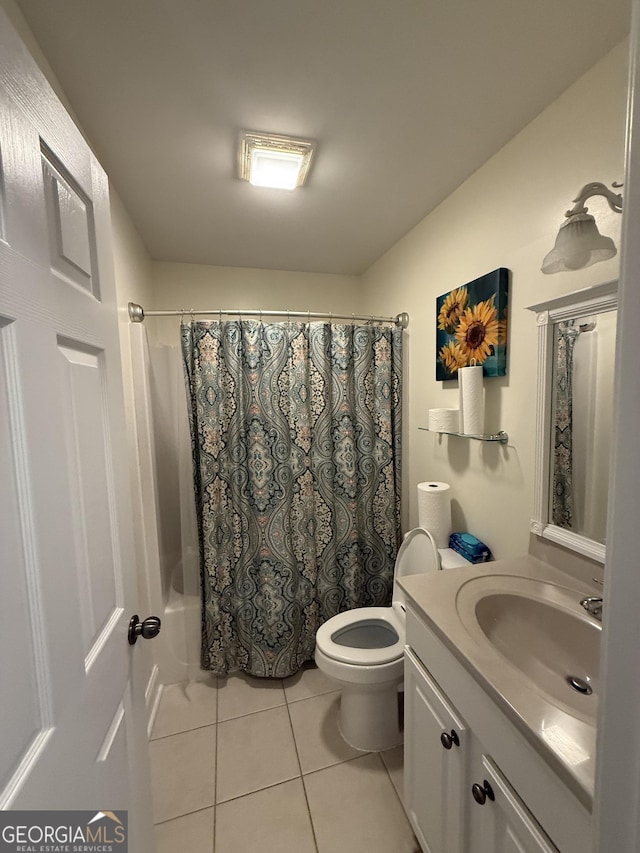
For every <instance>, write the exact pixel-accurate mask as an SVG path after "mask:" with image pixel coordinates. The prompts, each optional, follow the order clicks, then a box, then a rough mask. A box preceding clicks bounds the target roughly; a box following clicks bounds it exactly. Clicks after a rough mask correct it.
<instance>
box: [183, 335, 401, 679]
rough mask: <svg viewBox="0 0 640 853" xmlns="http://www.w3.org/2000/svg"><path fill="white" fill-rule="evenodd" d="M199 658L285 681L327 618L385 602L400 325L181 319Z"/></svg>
mask: <svg viewBox="0 0 640 853" xmlns="http://www.w3.org/2000/svg"><path fill="white" fill-rule="evenodd" d="M181 338H182V348H183V357H184V368H185V379H186V385H187V396H188V405H189V421H190V427H191V436H192V449H193V465H194V483H195V492H196V505H197V515H198V536H199V546H200V561H201V579H202V592H203V613H202V618H203V625H202V628H203V634H202V650H201V665H202V667H203V668H205V669H209V670H211V671H212V672H214V673H217V674H221V675H222V674H227V673H229V672H233V671H236V670H244V671H246V672H248V673H250V674H252V675H256V676H270V677H275V678H282V677H284V676H287V675H291V674H293V673H294V672H296V671H297V670H298V669H299V668H300V666H301V665H302V664H303V662H304V661H306V660H309V659H310V658H312V656H313V652H314V647H315V633H316V630H317V629H318V627H319V626H320V624H321V623H322V622H324V621H325V620H326V619H328V618H329V617H331V616H333V615H335V614H336V613H338V612H340V611H343V610H347V609H350V608H353V607H361V606H366V605H379V606H380V605H387V604H389V601H390V597H391V591H392V585H393V566H394V560H395V555H396V553H397V548H398V545H399V540H400V433H401V366H402V332H401V331H400V330H399V329H396V328H395V327H393V326H392V325H382V326H378V325H376V326H374V325H353V324H351V325H349V324H330V323H289V322H287V323H269V324H267V323H263V322H261V321H254V320H238V321H229V322H222V321H220V322H217V321H214V322H200V321H193V320H192V321H191V322H190V323H183V324H182V327H181Z"/></svg>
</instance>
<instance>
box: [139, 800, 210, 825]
mask: <svg viewBox="0 0 640 853" xmlns="http://www.w3.org/2000/svg"><path fill="white" fill-rule="evenodd" d="M212 808H214V806H213V805H211V806H202V808H200V809H194V810H193V811H192V812H184V814H177V815H175V816H174V817H168V818H167V819H166V820H158V821H156V822H155V823H154V824H153V825H154V827H155V826H163V824H165V823H171V821H172V820H180V818H182V817H187V816H188V815H191V814H198V812H206V811H208V809H212Z"/></svg>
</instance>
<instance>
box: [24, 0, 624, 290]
mask: <svg viewBox="0 0 640 853" xmlns="http://www.w3.org/2000/svg"><path fill="white" fill-rule="evenodd" d="M17 1H18V5H19V7H20V9H21V10H22V13H23V14H24V16H25V18H26V19H27V22H28V24H29V26H30V27H31V29H32V31H33V33H34V35H35V37H36V40H37V41H38V43H39V44H40V46H41V48H42V50H43V52H44V53H45V55H46V57H47V59H48V60H49V63H50V65H51V67H52V68H53V70H54V72H55V74H56V76H57V77H58V79H59V81H60V83H61V85H62V88H63V89H64V91H65V93H66V95H67V97H68V99H69V101H70V103H71V104H72V106H73V109H74V111H75V113H76V116H77V118H78V120H79V121H80V123H81V125H82V126H83V128H84V130H85V132H86V134H87V135H88V137H89V139H90V140H91V142H92V144H93V146H94V148H95V150H96V152H97V154H98V156H99V158H100V160H101V162H102V164H103V166H104V167H105V169H106V170H107V172H108V174H109V175H110V177H111V180H112V181H113V184H114V186H115V188H116V190H117V192H118V193H119V195H120V196H121V198H122V200H123V202H124V204H125V206H126V208H127V210H128V211H129V213H130V215H131V217H132V219H133V221H134V222H135V224H136V226H137V228H138V231H139V233H140V235H141V237H142V239H143V241H144V243H145V245H146V247H147V249H148V250H149V253H150V254H151V256H152V257H153V258H154V259H156V260H165V261H185V262H190V263H201V264H217V265H223V266H244V267H258V268H266V269H283V270H304V271H309V272H333V273H352V274H359V273H362V272H363V271H364V270H366V269H367V268H368V267H369V266H370V265H371V264H372V263H373V262H374V261H375V260H376V259H377V258H378V257H380V256H381V255H382V254H383V253H384V252H385V251H386V250H387V249H388V248H390V247H391V246H392V245H393V244H394V243H395V242H396V241H397V240H398V239H399V238H400V237H401V236H402V235H403V234H405V233H406V232H407V231H408V230H409V229H410V228H411V227H412V226H414V225H415V224H416V223H417V222H419V221H420V220H421V219H422V218H423V217H424V216H425V215H426V214H428V213H429V212H430V211H431V210H433V208H434V207H436V206H437V205H438V204H439V203H440V202H441V201H442V200H443V199H444V198H446V196H447V195H449V194H450V193H451V192H452V191H453V190H454V189H455V188H456V187H457V186H459V185H460V184H461V183H462V182H463V181H464V180H465V179H466V178H467V177H468V176H469V175H470V174H472V173H473V172H474V171H475V170H476V169H477V168H478V167H479V166H481V165H482V164H483V163H484V162H485V161H486V160H487V159H489V157H491V156H492V155H493V154H494V153H495V152H496V151H497V150H498V149H499V148H501V147H502V146H503V145H504V144H505V143H506V142H507V141H508V140H509V139H511V138H512V137H513V136H514V135H515V134H516V133H517V132H518V131H519V130H521V129H522V128H523V127H524V126H525V125H526V124H527V123H528V122H530V121H531V120H532V119H533V118H534V117H535V116H536V115H537V114H538V113H540V112H541V111H542V110H543V109H544V108H545V107H546V106H547V105H548V104H549V103H550V102H551V101H552V100H554V99H555V98H556V97H557V96H558V95H560V94H561V92H563V91H564V90H565V89H566V88H567V87H568V86H569V85H571V83H573V82H574V81H575V80H576V79H577V78H578V77H579V76H580V75H581V74H582V73H583V72H584V71H586V70H587V69H588V68H589V67H591V66H592V65H593V64H594V63H595V62H596V61H597V60H598V59H599V58H600V57H602V56H603V55H604V54H605V53H607V52H608V51H609V50H610V49H611V48H612V47H614V46H615V45H616V44H617V43H618V42H620V41H621V40H622V39H623V38H624V36H625V35H626V33H627V32H628V29H629V16H630V3H629V0H534V2H531V0H482V2H478V0H241V2H239V0H56V2H51V0H17ZM241 130H254V131H263V132H271V133H285V134H290V135H295V136H302V137H305V138H311V139H315V140H317V142H318V150H317V153H316V158H315V162H314V164H313V166H312V169H311V172H310V177H309V181H308V184H307V186H306V187H304V188H302V189H300V190H297V191H295V192H287V191H282V190H270V189H264V188H260V187H253V186H251V185H250V184H248V183H246V182H243V181H240V180H239V179H238V178H237V177H236V147H237V138H238V134H239V132H240V131H241Z"/></svg>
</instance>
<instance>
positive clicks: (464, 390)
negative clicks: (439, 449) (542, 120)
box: [458, 365, 484, 435]
mask: <svg viewBox="0 0 640 853" xmlns="http://www.w3.org/2000/svg"><path fill="white" fill-rule="evenodd" d="M458 376H459V381H460V431H461V432H462V433H463V434H464V435H483V433H484V388H483V385H482V365H478V366H476V367H461V368H460V369H459V370H458Z"/></svg>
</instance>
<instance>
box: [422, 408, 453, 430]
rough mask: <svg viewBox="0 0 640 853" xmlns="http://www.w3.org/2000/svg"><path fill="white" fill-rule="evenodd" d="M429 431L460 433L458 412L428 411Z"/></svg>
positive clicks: (447, 410)
mask: <svg viewBox="0 0 640 853" xmlns="http://www.w3.org/2000/svg"><path fill="white" fill-rule="evenodd" d="M429 429H430V430H432V431H433V432H460V410H459V409H429Z"/></svg>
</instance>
